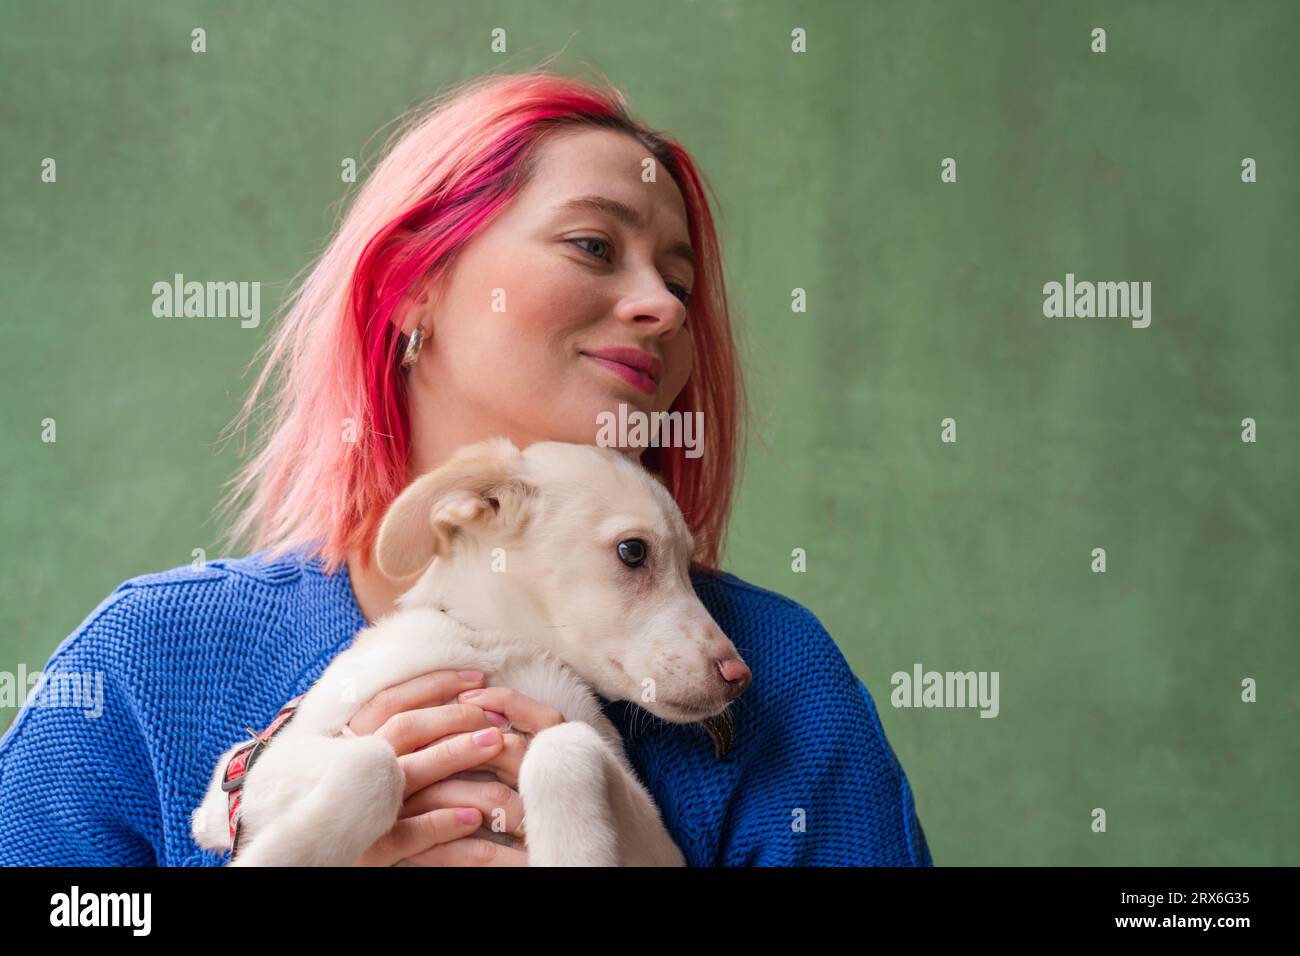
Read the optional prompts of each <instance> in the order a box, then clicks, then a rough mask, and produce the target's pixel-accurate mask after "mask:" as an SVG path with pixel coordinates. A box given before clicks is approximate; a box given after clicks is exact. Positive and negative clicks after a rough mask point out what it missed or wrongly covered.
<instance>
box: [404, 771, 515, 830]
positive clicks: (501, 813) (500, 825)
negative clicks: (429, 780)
mask: <svg viewBox="0 0 1300 956" xmlns="http://www.w3.org/2000/svg"><path fill="white" fill-rule="evenodd" d="M460 807H473V808H474V809H476V810H478V811H479V813H481V814H483V825H484V826H485V827H487V828H488V829H489V830H494V831H495V832H497V833H512V834H514V835H515V836H518V837H521V838H522V837H523V833H524V831H523V826H522V824H523V822H524V801H523V798H522V797H521V796H519V792H518V791H517V790H515V789H514V788H513V787H510V786H508V785H507V784H504V783H502V782H500V781H499V780H497V781H490V780H489V781H481V780H460V779H453V780H440V781H438V782H437V783H435V784H430V785H429V786H427V787H425V788H424V789H423V790H421V791H419V792H418V793H415V794H413V795H412V796H411V797H410V799H408V800H407V801H406V802H405V803H404V804H402V809H401V810H400V811H399V813H398V818H399V819H405V818H406V817H413V816H417V815H419V814H421V813H428V812H430V811H432V810H445V809H454V808H460Z"/></svg>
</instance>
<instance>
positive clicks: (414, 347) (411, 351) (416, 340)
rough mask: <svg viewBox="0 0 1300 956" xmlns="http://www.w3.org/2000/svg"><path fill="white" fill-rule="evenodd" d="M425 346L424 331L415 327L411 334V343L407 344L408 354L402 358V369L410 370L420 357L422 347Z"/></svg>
mask: <svg viewBox="0 0 1300 956" xmlns="http://www.w3.org/2000/svg"><path fill="white" fill-rule="evenodd" d="M423 344H424V329H422V328H420V326H418V325H417V326H416V327H415V331H414V332H412V333H411V341H409V342H407V343H406V354H405V355H403V356H402V368H410V367H411V366H412V365H414V364H415V360H416V359H417V358H418V357H419V355H420V346H421V345H423Z"/></svg>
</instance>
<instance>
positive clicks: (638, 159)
mask: <svg viewBox="0 0 1300 956" xmlns="http://www.w3.org/2000/svg"><path fill="white" fill-rule="evenodd" d="M651 158H652V157H651V154H650V153H648V152H647V150H646V149H645V148H644V147H643V146H642V145H641V144H640V143H638V142H637V141H636V140H635V139H633V138H632V137H631V136H627V135H625V134H622V133H617V132H613V131H610V130H601V129H582V130H574V131H564V132H561V133H557V134H554V135H552V136H550V137H549V138H548V139H546V140H544V141H543V142H542V143H541V145H540V147H539V151H538V155H537V167H536V171H535V174H534V176H533V178H532V180H531V182H530V183H529V184H528V185H527V186H526V187H525V188H524V189H523V190H521V191H520V193H519V194H518V195H516V197H515V198H514V199H513V200H512V201H511V202H510V203H509V204H508V205H507V206H506V207H505V208H504V209H503V210H502V211H501V212H500V213H499V214H498V216H497V218H496V219H495V220H494V221H493V222H492V223H491V224H490V225H489V226H488V227H487V228H486V229H485V230H484V231H483V232H481V233H480V234H479V235H478V236H476V237H475V238H474V240H473V241H472V242H470V243H469V244H468V245H466V246H465V247H464V248H463V249H462V250H461V252H460V254H459V256H458V258H457V260H456V261H455V263H454V265H453V268H452V271H451V273H450V274H449V275H448V276H447V277H446V278H445V279H444V281H443V283H441V284H440V286H438V287H436V288H435V287H430V288H427V289H425V290H424V293H417V298H416V299H415V304H414V307H413V308H412V309H411V310H410V311H409V312H407V313H406V315H405V317H404V321H403V331H405V332H407V333H409V332H411V331H412V330H413V329H414V328H415V326H416V324H417V323H418V324H419V325H421V326H422V327H423V328H424V330H425V340H424V344H423V346H422V349H421V351H420V355H419V360H418V361H417V362H416V363H415V366H414V367H413V368H412V369H411V373H410V374H411V377H410V379H409V385H410V409H411V421H412V435H413V437H412V442H413V447H412V454H411V459H412V460H411V471H412V474H420V473H422V472H424V471H427V470H429V469H430V468H432V467H436V466H437V465H438V464H440V463H441V462H442V461H443V460H445V459H446V457H447V456H449V455H450V454H451V453H452V452H453V451H454V450H455V449H456V448H458V447H460V446H461V445H463V444H468V443H470V442H474V441H478V440H481V439H483V438H488V437H490V436H493V435H505V436H507V437H508V438H510V439H511V440H512V441H514V442H515V444H516V445H517V446H519V447H521V448H522V447H525V446H526V445H528V444H531V443H532V442H534V441H570V442H581V443H586V444H595V443H596V440H597V433H598V431H599V430H600V424H601V423H600V421H599V419H598V416H599V415H600V413H601V412H613V413H614V414H615V415H617V414H618V407H619V404H620V403H626V405H627V411H628V412H632V411H634V410H639V411H641V412H654V411H666V410H667V409H668V408H669V407H670V406H671V405H672V403H673V400H674V399H675V398H676V397H677V395H678V393H679V392H680V391H681V389H682V387H683V386H684V385H685V384H686V380H687V378H688V377H689V376H690V373H691V367H692V362H693V348H692V342H691V334H690V329H689V327H687V326H686V325H685V324H684V323H685V321H686V306H685V304H684V303H683V299H685V298H686V297H687V294H688V293H689V291H690V289H691V288H692V285H693V283H694V281H695V274H694V270H693V268H692V265H691V262H690V260H689V259H688V258H687V256H686V255H684V253H689V244H688V243H689V240H688V231H687V227H686V209H685V205H684V204H683V202H682V198H681V194H680V192H679V191H678V189H677V185H676V183H675V182H674V181H673V179H672V177H671V175H669V174H668V172H667V171H666V170H664V169H663V168H662V167H660V166H659V165H658V163H654V164H653V171H654V175H655V181H654V182H643V181H642V175H643V173H642V171H643V161H644V160H647V159H651ZM593 199H598V200H601V201H607V200H608V201H613V202H614V203H621V204H622V205H623V206H625V207H627V209H628V210H630V211H631V213H632V214H633V215H634V216H635V218H636V219H637V220H639V221H638V222H637V223H635V224H634V223H632V222H629V221H624V218H621V217H620V216H618V215H617V213H611V212H610V211H608V210H607V209H600V208H597V207H595V206H593V205H592V204H591V203H590V200H593ZM426 293H427V294H426ZM609 349H629V350H633V351H634V352H636V353H643V355H642V357H643V358H645V359H646V360H647V361H648V362H649V363H650V364H651V365H653V366H655V367H654V369H653V371H652V374H651V376H649V377H647V376H646V375H644V374H637V373H635V372H634V371H632V370H631V369H629V368H628V367H627V366H626V365H624V364H622V363H621V362H609V361H602V360H600V359H599V358H596V357H593V354H592V353H597V352H603V351H606V350H609ZM621 358H624V359H626V358H627V356H626V355H624V356H621ZM655 363H657V365H655ZM633 454H637V452H634V453H633Z"/></svg>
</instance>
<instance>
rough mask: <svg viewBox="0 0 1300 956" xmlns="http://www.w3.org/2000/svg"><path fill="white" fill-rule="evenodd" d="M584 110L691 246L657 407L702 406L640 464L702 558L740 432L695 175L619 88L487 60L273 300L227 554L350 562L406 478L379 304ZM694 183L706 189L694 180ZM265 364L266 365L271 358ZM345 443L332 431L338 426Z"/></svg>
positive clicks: (406, 440)
mask: <svg viewBox="0 0 1300 956" xmlns="http://www.w3.org/2000/svg"><path fill="white" fill-rule="evenodd" d="M575 125H589V126H595V127H601V128H607V129H612V130H618V131H622V132H625V133H627V134H628V135H631V136H634V137H636V138H637V139H638V140H639V141H640V142H641V143H642V144H643V145H644V146H645V147H646V149H647V150H649V152H650V153H651V154H652V155H653V156H654V157H655V158H656V160H657V162H658V163H659V165H660V166H661V167H662V168H663V169H666V170H667V171H668V172H669V173H670V174H671V175H672V177H673V179H674V181H675V182H676V183H677V186H678V188H679V190H680V191H681V194H682V199H683V201H684V203H685V206H686V212H687V225H688V229H689V232H690V242H691V245H692V246H693V247H694V249H695V252H696V257H697V260H698V261H697V265H696V277H695V282H694V283H693V285H692V290H691V304H690V317H691V323H692V325H693V327H694V341H695V364H694V369H693V371H692V373H691V377H690V379H689V380H688V381H687V384H686V386H685V387H684V388H683V389H682V392H681V394H680V395H679V396H678V397H677V400H676V401H675V402H674V403H673V405H672V408H671V411H681V412H683V413H687V412H695V411H702V412H703V413H704V418H705V421H706V422H708V423H709V449H710V450H709V454H707V455H703V456H700V457H698V458H687V457H685V449H681V448H667V449H665V448H651V449H648V450H647V451H646V452H645V454H644V455H643V456H642V459H641V460H642V463H643V464H644V465H645V467H647V468H648V469H649V470H650V471H652V472H654V473H656V474H657V475H659V476H660V478H661V479H662V480H663V482H664V484H665V485H666V486H667V488H668V490H669V491H670V492H671V493H672V495H673V498H674V499H675V500H676V502H677V504H678V506H679V507H680V508H681V510H682V513H683V516H684V517H685V519H686V523H687V526H688V527H689V528H690V529H691V532H692V534H694V535H695V538H696V553H695V555H694V556H693V566H694V567H696V568H697V569H701V570H705V571H713V570H717V569H718V568H719V555H720V552H721V550H722V545H723V541H724V539H725V535H726V527H727V522H728V519H729V517H730V513H731V506H732V501H733V496H734V490H735V484H736V481H737V462H738V459H739V457H740V455H741V450H742V445H743V441H744V437H743V431H742V427H743V424H744V420H745V417H746V415H745V412H744V406H745V396H744V387H743V381H742V378H741V373H740V367H739V362H738V360H737V355H736V348H735V343H734V341H733V337H732V332H731V321H730V313H729V310H728V306H727V296H726V289H725V286H724V283H723V275H722V265H721V255H720V251H719V245H718V239H717V235H716V233H715V230H714V225H713V218H712V216H711V214H710V212H709V204H708V200H707V198H706V195H705V186H706V183H705V180H704V179H703V177H702V176H701V174H700V173H699V171H698V170H697V169H696V166H695V164H694V162H693V161H692V159H691V157H690V156H689V154H688V153H687V152H686V151H685V150H684V149H683V148H682V147H681V146H680V145H678V144H677V143H676V142H675V141H674V140H673V139H671V138H670V137H668V136H667V135H666V134H663V133H660V132H656V131H652V130H651V129H649V128H648V127H647V126H645V125H644V124H642V123H641V122H640V121H638V120H636V119H634V118H633V117H632V116H631V114H630V113H629V111H628V107H627V102H626V99H625V97H624V96H623V94H622V93H621V92H619V91H618V90H617V89H616V88H615V87H613V86H612V85H610V84H609V83H608V81H606V80H604V79H603V78H601V80H600V81H599V82H597V83H596V84H588V83H585V82H581V81H578V80H575V79H571V78H568V77H564V76H560V75H557V74H554V73H551V72H549V71H547V70H545V69H542V68H538V69H535V70H532V71H530V72H526V73H521V74H508V75H502V74H490V75H487V76H484V77H479V78H476V79H474V80H471V81H468V82H465V83H463V84H461V85H460V86H458V87H456V88H454V89H452V90H450V91H449V92H447V93H445V94H443V95H441V96H438V97H435V99H434V100H433V101H432V103H431V104H429V105H427V106H425V107H422V108H420V109H418V110H416V111H415V112H414V113H412V114H410V115H409V116H408V117H407V119H406V122H405V123H403V124H401V126H399V128H398V129H397V131H396V132H395V133H394V134H393V135H392V136H391V137H390V138H389V141H388V144H387V146H386V147H385V155H384V157H383V159H382V160H381V161H380V162H379V164H378V166H376V167H375V169H374V171H373V172H372V173H371V174H370V176H369V178H368V180H367V181H366V183H365V185H364V187H363V188H362V189H361V190H360V192H359V193H358V194H357V197H356V200H355V201H354V202H353V204H352V206H351V208H350V209H349V211H348V213H347V215H346V216H345V217H344V218H343V221H342V223H341V224H340V225H339V228H338V231H337V233H336V234H335V236H334V238H333V240H332V241H331V242H330V243H329V245H328V247H327V248H326V249H325V251H324V253H322V255H321V256H320V258H319V259H318V260H317V261H316V263H315V265H314V266H313V267H312V268H311V271H310V274H309V275H308V276H307V278H306V279H305V281H303V283H302V284H301V285H300V286H299V287H298V288H297V289H296V291H295V292H293V293H292V294H291V295H290V296H289V297H288V299H287V300H286V301H285V303H284V304H283V305H282V307H281V309H282V311H283V313H284V315H283V318H282V320H281V322H280V323H279V325H278V327H277V328H276V330H275V333H274V335H273V336H272V337H271V338H269V339H268V340H267V342H266V343H265V344H264V345H263V347H262V348H261V349H259V351H258V354H257V355H256V356H254V359H253V362H254V363H255V362H257V361H258V360H259V359H260V358H261V357H262V355H263V354H268V357H267V360H266V363H265V365H264V367H263V368H262V371H261V374H260V375H259V376H258V378H257V381H256V384H255V385H254V386H253V388H252V389H251V390H250V392H249V394H248V397H247V399H246V401H245V402H244V405H243V407H242V409H241V411H240V413H239V414H238V415H237V416H236V418H235V420H234V421H233V422H232V423H231V424H230V425H229V426H228V430H232V431H234V430H244V429H246V428H247V426H248V425H249V423H250V422H251V420H252V418H253V415H254V412H255V411H256V410H257V408H258V399H259V397H260V396H262V395H263V393H264V392H266V391H267V390H268V387H269V386H270V383H271V382H272V379H273V377H274V379H275V381H274V386H273V387H271V388H270V390H271V396H270V398H269V400H268V403H267V406H266V411H265V414H266V422H265V425H264V426H263V432H262V434H263V435H264V438H265V440H264V441H263V442H262V444H261V447H260V449H259V450H258V451H257V452H256V454H255V455H254V456H253V457H252V458H251V459H249V460H248V461H247V462H246V463H245V464H244V465H243V466H242V467H241V468H240V469H239V471H238V472H237V474H236V475H235V476H234V478H232V479H231V481H230V482H228V487H229V491H228V492H227V494H226V495H225V496H224V498H223V500H222V502H221V503H220V505H219V509H220V510H235V511H236V512H237V518H236V520H235V521H234V523H233V524H232V525H231V527H230V530H229V532H228V534H227V543H226V546H225V547H226V548H227V549H228V550H231V551H233V550H234V549H236V548H237V547H238V546H239V543H240V542H241V541H242V540H243V539H245V538H248V539H250V542H251V545H252V547H253V548H254V549H255V550H263V549H269V550H270V554H269V555H268V557H275V556H278V555H281V554H284V553H285V552H288V551H291V550H297V549H305V550H306V551H307V553H308V554H309V555H312V556H319V557H320V558H321V560H322V564H323V566H324V568H325V570H326V572H327V573H331V574H332V573H333V572H334V571H335V570H337V568H338V567H339V566H340V565H341V564H343V563H344V562H345V561H346V559H347V554H348V552H349V551H350V550H351V549H353V548H359V549H360V551H361V556H362V566H363V567H365V566H366V563H367V561H368V558H369V556H370V551H371V548H372V547H373V544H374V540H375V537H376V535H377V533H378V529H379V523H380V521H381V519H382V518H383V515H384V512H385V511H386V510H387V508H388V506H389V504H390V503H391V502H392V501H393V499H394V498H396V497H397V495H398V494H399V493H400V492H401V491H402V489H403V488H404V487H405V486H406V483H407V460H408V453H409V449H410V424H409V419H408V415H407V407H406V391H405V388H406V379H405V377H404V376H403V374H402V372H401V369H400V362H401V356H402V353H403V351H404V350H405V348H406V336H405V335H403V334H402V333H401V330H400V328H399V327H398V324H397V323H396V322H394V318H395V311H396V309H397V308H398V306H399V305H400V304H401V303H402V301H403V299H404V297H405V296H406V293H407V291H408V290H409V289H411V287H412V286H413V285H414V284H415V283H416V282H418V281H420V280H421V279H423V278H425V277H426V276H427V277H428V278H429V279H430V280H432V281H435V282H436V281H437V280H438V279H439V278H440V277H442V276H443V275H445V274H446V272H447V271H448V270H449V269H450V268H451V266H452V264H453V263H454V261H455V258H456V253H457V251H458V250H460V249H461V248H463V247H464V245H465V244H466V243H467V242H469V241H470V240H471V239H473V238H474V236H475V235H476V234H477V233H478V232H479V230H481V229H483V228H484V227H485V226H486V225H487V224H488V223H489V222H490V221H491V220H492V218H493V216H494V215H495V214H496V213H497V212H498V211H499V210H500V209H501V208H502V207H503V206H504V205H505V204H507V203H508V202H509V201H510V200H511V199H512V198H513V197H514V196H515V194H516V193H518V191H519V190H520V189H521V188H523V186H524V185H525V184H527V182H528V181H529V177H530V176H531V175H532V173H533V166H534V162H533V159H532V157H533V154H534V152H535V148H536V146H537V144H538V143H539V142H540V141H542V140H543V139H544V138H545V137H546V135H547V134H548V133H549V132H550V131H552V130H556V129H560V128H572V127H573V126H575ZM711 191H712V189H711V187H710V192H711ZM277 370H278V371H279V373H280V374H279V375H278V376H275V374H274V373H276V372H277ZM349 426H350V427H351V428H352V429H353V430H354V434H355V441H352V440H344V429H345V427H349Z"/></svg>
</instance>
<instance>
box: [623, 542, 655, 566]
mask: <svg viewBox="0 0 1300 956" xmlns="http://www.w3.org/2000/svg"><path fill="white" fill-rule="evenodd" d="M649 553H650V549H649V548H648V547H647V546H646V543H645V542H644V541H642V540H641V539H640V538H628V539H627V540H626V541H620V542H619V543H618V556H619V559H620V560H621V561H622V562H623V563H624V564H626V565H627V566H628V567H629V568H639V567H641V565H642V564H644V563H645V559H646V555H648V554H649Z"/></svg>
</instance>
